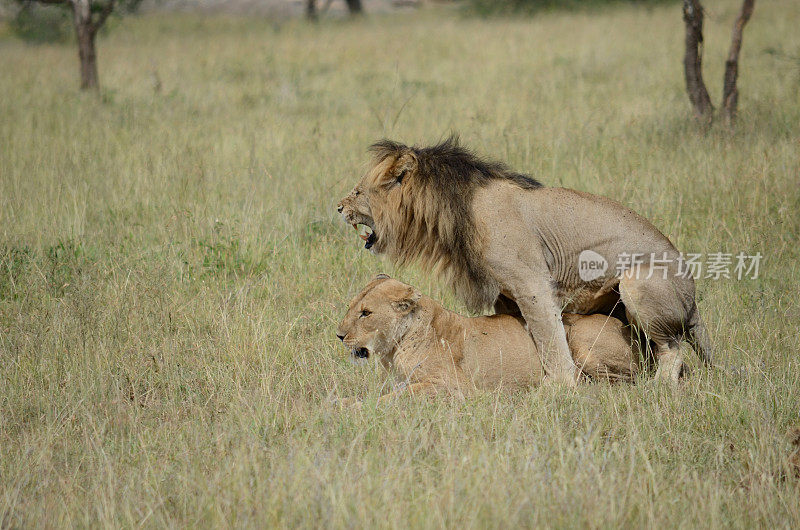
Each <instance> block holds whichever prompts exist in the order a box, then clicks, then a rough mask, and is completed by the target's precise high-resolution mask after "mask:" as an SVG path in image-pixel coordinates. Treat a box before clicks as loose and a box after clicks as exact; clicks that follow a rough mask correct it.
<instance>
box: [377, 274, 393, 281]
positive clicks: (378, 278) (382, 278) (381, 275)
mask: <svg viewBox="0 0 800 530" xmlns="http://www.w3.org/2000/svg"><path fill="white" fill-rule="evenodd" d="M374 279H375V280H389V279H391V278H390V277H389V275H388V274H385V273H383V272H380V273H378V275H377V276H375V278H374Z"/></svg>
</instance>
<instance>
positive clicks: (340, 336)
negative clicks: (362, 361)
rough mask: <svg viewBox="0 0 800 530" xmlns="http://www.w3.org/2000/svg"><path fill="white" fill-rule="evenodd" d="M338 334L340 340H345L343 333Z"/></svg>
mask: <svg viewBox="0 0 800 530" xmlns="http://www.w3.org/2000/svg"><path fill="white" fill-rule="evenodd" d="M336 336H337V337H339V340H340V341H342V342H344V335H342V334H341V333H337V334H336Z"/></svg>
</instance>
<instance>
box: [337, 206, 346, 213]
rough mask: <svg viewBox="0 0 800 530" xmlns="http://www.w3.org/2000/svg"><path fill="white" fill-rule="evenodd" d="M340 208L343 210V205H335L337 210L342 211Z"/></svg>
mask: <svg viewBox="0 0 800 530" xmlns="http://www.w3.org/2000/svg"><path fill="white" fill-rule="evenodd" d="M342 210H344V206H342V205H341V204H340V205H338V206H337V207H336V211H337V212H339V213H342Z"/></svg>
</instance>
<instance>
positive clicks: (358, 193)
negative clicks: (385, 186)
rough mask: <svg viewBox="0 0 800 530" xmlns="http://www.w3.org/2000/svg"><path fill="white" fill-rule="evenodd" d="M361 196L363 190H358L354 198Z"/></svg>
mask: <svg viewBox="0 0 800 530" xmlns="http://www.w3.org/2000/svg"><path fill="white" fill-rule="evenodd" d="M359 195H361V190H356V192H355V193H354V194H353V197H358V196H359Z"/></svg>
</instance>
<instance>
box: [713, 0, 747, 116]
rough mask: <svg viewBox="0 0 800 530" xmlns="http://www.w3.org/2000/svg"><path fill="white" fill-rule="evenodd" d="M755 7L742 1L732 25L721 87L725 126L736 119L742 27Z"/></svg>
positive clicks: (745, 0)
mask: <svg viewBox="0 0 800 530" xmlns="http://www.w3.org/2000/svg"><path fill="white" fill-rule="evenodd" d="M754 7H755V0H744V3H743V4H742V9H741V11H740V12H739V17H738V18H737V19H736V23H735V24H734V25H733V37H732V38H731V48H730V50H729V51H728V60H727V61H725V78H724V82H723V86H722V109H721V110H722V117H723V119H724V121H725V123H726V124H727V125H732V124H733V120H734V119H735V118H736V103H737V102H738V100H739V89H738V88H736V78H737V77H738V76H739V52H740V51H741V49H742V32H743V31H744V25H745V24H747V21H748V20H750V16H751V15H752V14H753V8H754Z"/></svg>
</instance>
